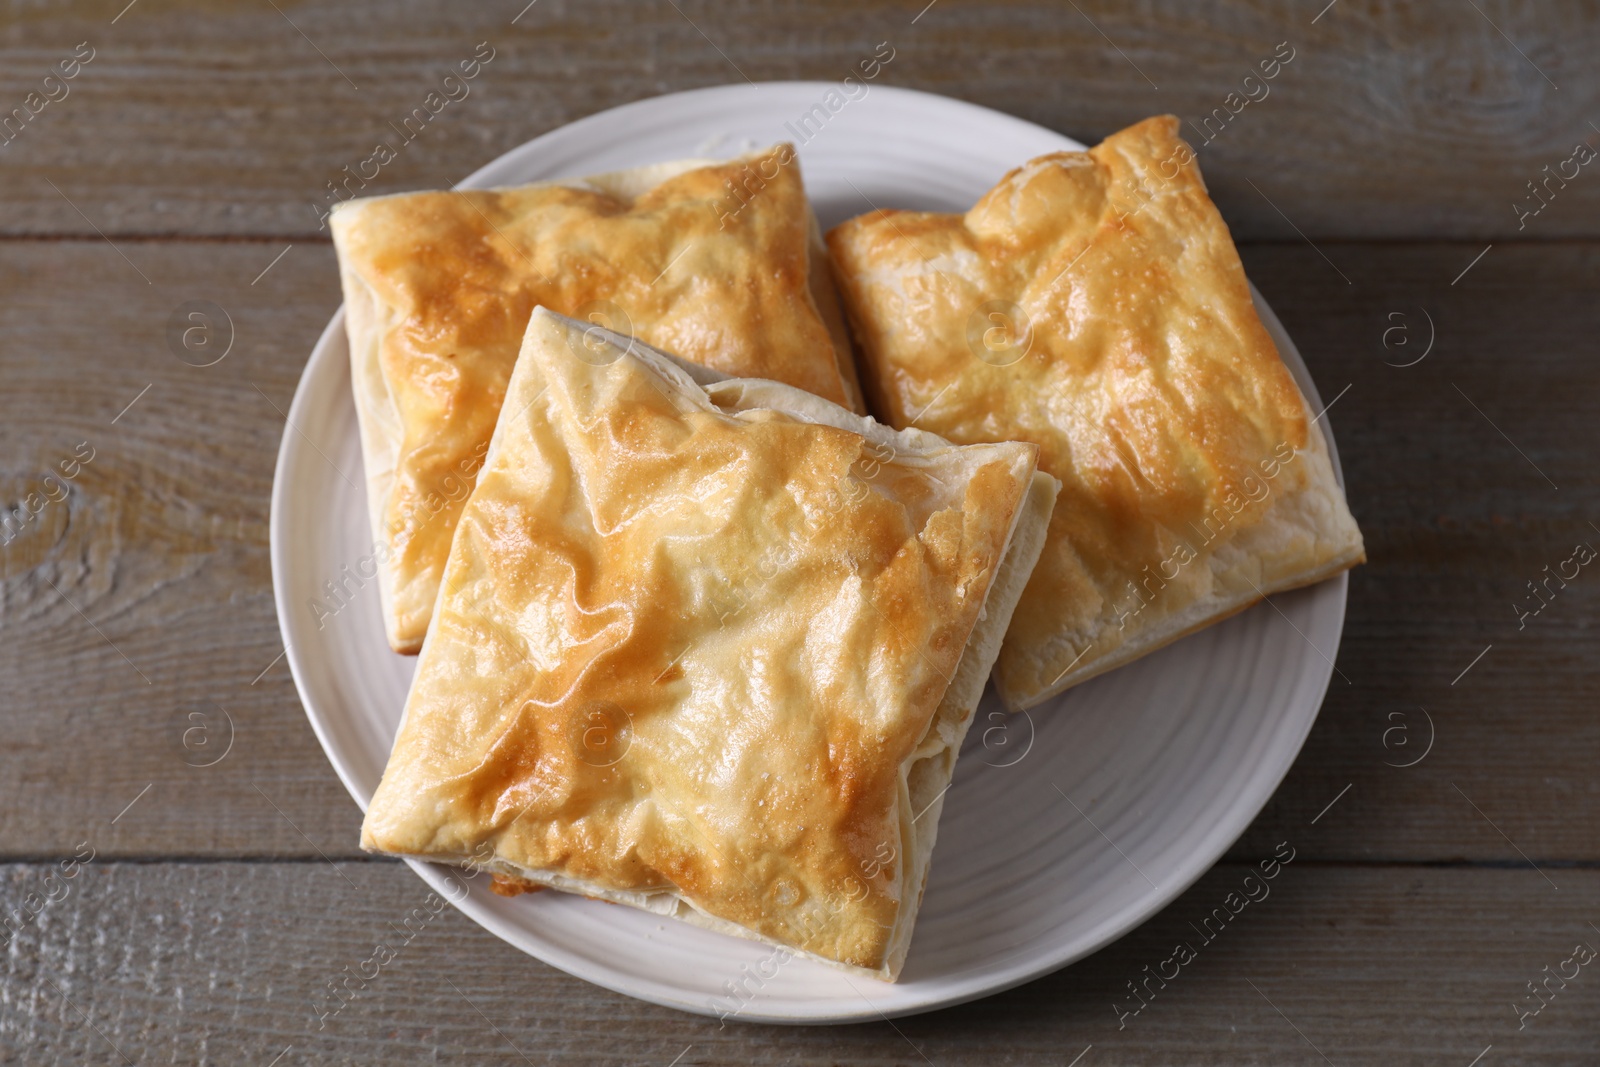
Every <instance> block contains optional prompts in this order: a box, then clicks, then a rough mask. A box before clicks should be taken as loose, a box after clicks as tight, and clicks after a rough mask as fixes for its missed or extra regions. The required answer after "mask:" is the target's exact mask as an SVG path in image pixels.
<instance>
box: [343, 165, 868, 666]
mask: <svg viewBox="0 0 1600 1067" xmlns="http://www.w3.org/2000/svg"><path fill="white" fill-rule="evenodd" d="M332 228H333V238H334V245H335V247H336V248H337V249H338V253H339V264H340V272H341V275H342V278H343V282H344V294H345V315H346V320H345V321H346V327H347V329H348V332H349V337H350V363H351V371H352V374H353V380H354V383H355V396H356V411H357V413H358V415H359V416H360V423H361V439H362V451H363V453H364V456H365V462H366V470H367V500H368V508H369V511H370V513H371V521H372V529H373V535H374V537H375V538H376V539H377V542H378V544H379V546H380V547H381V548H382V549H383V550H384V551H383V552H382V554H381V559H382V565H381V566H380V568H379V583H378V584H379V590H380V593H381V597H382V602H383V615H384V622H385V625H386V627H387V629H388V634H389V643H390V644H391V645H392V646H393V648H394V649H395V651H397V652H408V653H409V652H415V651H416V650H417V649H418V647H420V645H421V643H422V636H423V634H424V633H426V632H427V627H428V618H429V616H430V614H431V613H432V610H433V602H434V598H435V596H436V595H437V593H438V589H439V572H440V571H441V570H442V568H443V567H444V561H445V555H446V553H448V551H449V549H450V537H451V535H452V533H453V532H454V530H455V523H456V518H457V516H458V515H459V514H460V512H461V506H462V504H463V503H464V502H465V500H466V498H467V494H468V493H470V492H471V491H472V485H473V480H474V478H475V477H476V475H477V471H478V468H479V466H480V465H481V464H482V463H483V457H484V452H485V450H486V449H487V448H488V446H489V436H490V434H491V433H492V432H493V430H494V424H495V418H496V417H497V416H498V415H499V413H500V401H501V398H502V397H503V396H504V395H505V389H506V382H507V380H508V379H509V378H510V377H511V367H512V364H513V363H514V362H515V360H516V355H517V349H518V346H519V345H520V344H521V341H522V334H523V331H524V330H525V329H526V328H527V325H528V315H529V314H530V313H531V312H532V311H533V308H534V306H535V305H536V304H543V305H545V306H546V307H549V308H552V309H554V310H556V311H559V312H562V313H565V314H572V315H577V316H578V317H580V318H583V319H585V320H587V321H593V322H598V323H600V324H601V325H603V326H607V327H610V328H613V329H617V330H620V331H621V332H623V333H628V334H633V335H635V336H638V337H640V338H642V339H644V340H645V341H648V342H650V343H653V344H656V345H660V346H661V347H663V348H667V349H669V350H671V351H672V352H673V353H674V354H676V355H680V356H683V357H685V358H687V359H691V360H694V361H696V362H699V363H703V364H705V365H706V366H709V367H714V368H716V369H717V370H720V371H724V372H727V373H729V374H737V375H740V376H743V377H753V378H772V379H775V380H777V381H781V382H786V383H788V384H789V385H793V386H796V387H798V388H801V389H805V390H808V391H810V392H813V393H816V394H817V395H818V396H821V397H824V398H825V399H828V400H832V401H834V402H835V403H840V404H845V405H847V406H849V407H852V408H855V409H856V410H864V409H863V408H862V406H861V403H860V398H859V392H858V387H857V386H856V383H855V371H854V367H853V365H852V363H851V357H850V350H849V341H848V338H847V336H846V334H845V331H844V325H843V318H842V316H841V315H840V314H839V311H838V304H837V298H836V296H835V294H834V292H833V288H832V283H831V280H830V279H829V278H828V265H827V256H826V254H825V253H824V251H823V248H822V240H821V235H820V232H819V231H818V228H817V225H816V221H815V220H814V218H813V217H812V214H811V209H810V207H809V205H808V204H807V201H806V196H805V189H804V187H803V186H802V184H801V180H800V169H799V163H798V161H797V160H796V157H795V154H794V149H793V148H792V147H791V146H789V145H778V146H776V147H774V148H771V149H768V150H767V151H765V152H762V153H758V154H756V155H752V156H748V157H744V158H741V159H736V160H733V161H731V162H727V163H713V162H711V161H708V160H685V161H681V162H677V163H662V164H657V165H655V166H649V167H642V168H639V169H637V170H631V171H624V172H621V173H617V174H605V175H600V176H598V177H593V178H584V179H576V180H572V181H561V182H545V183H542V184H539V185H529V186H522V187H519V188H514V189H497V190H490V191H471V192H427V193H408V194H404V195H400V196H384V197H374V198H371V199H365V200H352V201H349V202H347V203H344V204H341V205H339V206H338V208H336V209H335V211H334V213H333V216H332Z"/></svg>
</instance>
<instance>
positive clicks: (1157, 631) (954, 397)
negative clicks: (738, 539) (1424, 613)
mask: <svg viewBox="0 0 1600 1067" xmlns="http://www.w3.org/2000/svg"><path fill="white" fill-rule="evenodd" d="M1177 126H1178V123H1177V120H1176V119H1174V118H1172V117H1170V116H1166V117H1160V118H1152V119H1148V120H1146V121H1144V122H1141V123H1139V124H1138V125H1136V126H1132V127H1130V128H1128V129H1126V130H1123V131H1122V132H1120V133H1117V134H1114V135H1113V136H1111V137H1108V138H1106V140H1105V141H1104V142H1103V143H1101V144H1100V145H1099V146H1098V147H1096V148H1094V149H1092V150H1090V151H1088V152H1058V153H1055V154H1053V155H1048V156H1041V157H1040V158H1038V159H1035V160H1032V161H1031V162H1029V163H1027V164H1025V165H1024V166H1022V167H1019V168H1018V169H1016V170H1014V171H1012V172H1011V173H1010V174H1007V175H1006V176H1005V178H1003V179H1002V180H1001V182H1000V184H999V185H997V186H996V187H995V188H994V189H992V190H990V191H989V192H988V193H987V194H985V195H984V197H983V199H981V200H979V201H978V203H977V205H976V206H974V207H973V208H972V210H971V211H969V212H967V213H966V214H965V215H940V214H931V213H924V212H910V211H875V212H872V213H871V214H867V215H862V216H860V217H858V218H855V219H851V220H850V221H848V222H846V223H844V224H843V225H841V226H839V227H838V228H837V229H835V230H833V232H831V233H830V234H829V235H828V245H829V249H830V251H831V252H832V255H833V258H834V263H835V268H836V274H837V275H838V277H839V280H840V286H841V289H842V291H843V293H844V297H845V307H846V310H847V311H848V312H849V315H850V318H851V320H852V322H853V324H854V326H855V328H856V334H857V340H858V342H859V343H860V345H861V347H862V350H863V351H862V356H863V364H862V370H863V375H862V377H863V384H864V387H865V389H866V392H867V395H868V397H869V399H870V400H871V402H872V403H873V405H874V407H875V409H876V412H877V414H878V416H879V417H880V418H882V419H884V420H885V421H887V422H889V423H890V424H891V425H894V426H898V427H907V426H917V427H920V428H922V429H925V430H931V431H933V432H934V433H937V434H940V435H941V436H943V437H946V438H948V439H950V440H952V441H958V442H964V443H971V442H980V441H1007V440H1017V441H1031V442H1032V443H1034V444H1036V445H1038V446H1039V466H1040V467H1041V469H1043V470H1046V471H1048V472H1050V473H1051V474H1053V475H1055V476H1056V477H1057V478H1059V479H1060V480H1061V482H1062V490H1061V496H1060V499H1059V501H1058V502H1057V505H1056V509H1055V513H1054V517H1053V518H1052V520H1051V524H1050V536H1049V540H1048V542H1047V544H1046V545H1045V550H1044V554H1043V555H1042V556H1041V557H1040V561H1039V566H1038V569H1037V570H1035V572H1034V574H1033V577H1032V578H1031V580H1030V581H1029V583H1028V588H1027V591H1026V592H1025V593H1024V594H1023V597H1022V602H1021V604H1019V605H1018V608H1017V612H1016V617H1015V618H1014V619H1013V621H1012V623H1011V630H1010V632H1009V633H1008V634H1007V635H1006V641H1005V647H1004V648H1003V649H1002V650H1001V653H1000V659H999V662H998V664H997V667H996V675H995V677H996V681H997V683H998V687H999V689H1000V692H1001V695H1002V697H1003V698H1004V699H1005V701H1006V702H1007V704H1008V705H1009V706H1011V707H1013V708H1024V707H1029V706H1032V705H1034V704H1037V703H1038V702H1039V701H1041V700H1044V699H1045V698H1047V697H1049V696H1052V695H1053V694H1055V693H1059V692H1060V691H1061V690H1063V689H1065V688H1067V687H1068V686H1071V685H1074V684H1076V683H1078V682H1080V681H1082V680H1084V679H1086V678H1089V677H1091V676H1093V675H1095V674H1099V673H1100V672H1102V671H1107V670H1110V669H1112V668H1113V667H1118V666H1121V665H1122V664H1124V663H1127V662H1129V661H1130V660H1132V659H1134V658H1136V657H1138V656H1141V655H1143V654H1145V653H1146V652H1149V651H1152V650H1153V649H1156V648H1158V647H1160V646H1162V645H1164V644H1167V643H1168V642H1170V641H1172V640H1174V639H1176V638H1178V637H1182V636H1183V635H1184V634H1187V633H1190V632H1192V631H1194V630H1197V629H1199V628H1201V627H1203V626H1207V625H1209V624H1210V623H1213V622H1216V621H1217V620H1219V619H1222V618H1225V617H1226V616H1229V615H1232V614H1234V613H1235V612H1237V611H1240V610H1242V609H1243V608H1245V607H1248V606H1249V605H1251V604H1253V603H1255V602H1256V601H1257V600H1259V599H1261V598H1262V597H1263V596H1266V595H1268V594H1270V593H1274V592H1277V591H1279V590H1284V589H1291V588H1294V587H1296V586H1302V585H1308V584H1310V583H1312V582H1318V581H1321V580H1323V579H1324V578H1328V577H1331V576H1333V575H1335V574H1338V573H1339V572H1340V571H1343V570H1345V569H1347V568H1349V567H1351V566H1354V565H1355V564H1357V563H1360V562H1362V561H1363V560H1364V559H1365V558H1366V556H1365V552H1364V550H1363V547H1362V540H1361V532H1360V530H1358V529H1357V528H1356V524H1355V520H1354V519H1353V518H1352V517H1351V515H1350V511H1349V508H1348V507H1347V506H1346V504H1345V499H1344V493H1343V492H1342V491H1341V490H1340V488H1339V486H1338V483H1337V482H1336V481H1335V479H1334V476H1333V470H1332V467H1331V465H1330V463H1329V460H1328V452H1327V445H1326V443H1325V442H1324V440H1323V436H1322V432H1321V430H1320V428H1319V427H1318V426H1317V425H1316V422H1315V420H1314V418H1313V416H1312V413H1311V412H1310V411H1308V410H1307V407H1306V402H1305V398H1304V397H1302V396H1301V394H1300V390H1299V389H1298V388H1297V387H1296V386H1295V383H1294V379H1293V378H1292V377H1291V376H1290V374H1289V371H1288V369H1287V368H1286V367H1285V366H1284V365H1283V362H1282V360H1281V359H1279V357H1278V352H1277V349H1276V348H1275V347H1274V346H1273V343H1272V339H1271V338H1270V337H1269V336H1268V335H1267V331H1266V329H1265V328H1264V327H1263V326H1262V324H1261V320H1260V319H1259V318H1258V317H1257V314H1256V311H1255V308H1254V306H1253V305H1252V304H1251V298H1250V289H1249V285H1248V283H1247V282H1246V281H1245V276H1244V269H1243V268H1242V267H1241V265H1240V263H1239V256H1238V253H1237V251H1236V250H1235V249H1234V247H1233V242H1232V240H1231V239H1230V237H1229V235H1228V229H1227V227H1226V226H1225V225H1224V224H1223V221H1222V218H1221V216H1220V215H1219V214H1218V213H1217V210H1216V207H1215V206H1214V205H1213V204H1212V203H1211V199H1210V198H1209V197H1208V196H1207V195H1206V190H1205V185H1204V183H1203V182H1202V181H1201V178H1200V169H1199V165H1198V164H1197V163H1196V161H1195V158H1194V153H1193V152H1192V151H1191V150H1190V148H1189V146H1188V145H1187V144H1185V143H1184V142H1183V141H1182V140H1181V139H1179V137H1178V135H1177Z"/></svg>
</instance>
